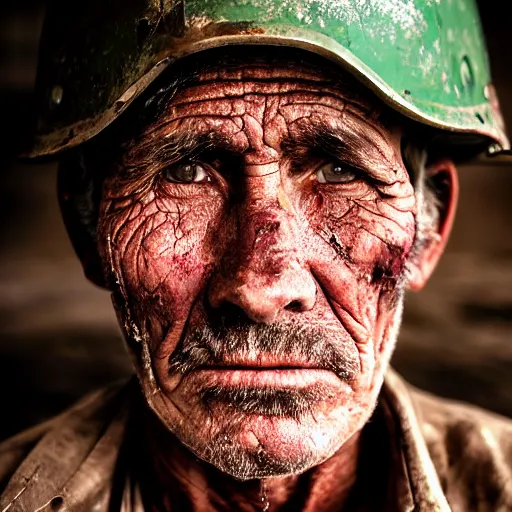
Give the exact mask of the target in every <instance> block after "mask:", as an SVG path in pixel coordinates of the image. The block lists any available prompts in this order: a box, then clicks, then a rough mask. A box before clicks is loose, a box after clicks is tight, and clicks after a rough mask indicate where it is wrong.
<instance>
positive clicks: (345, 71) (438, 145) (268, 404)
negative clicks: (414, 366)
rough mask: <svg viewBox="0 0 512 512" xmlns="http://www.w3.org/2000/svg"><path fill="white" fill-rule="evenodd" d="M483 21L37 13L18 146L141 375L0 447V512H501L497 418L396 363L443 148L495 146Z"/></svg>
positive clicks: (439, 210)
mask: <svg viewBox="0 0 512 512" xmlns="http://www.w3.org/2000/svg"><path fill="white" fill-rule="evenodd" d="M475 16H476V11H475V7H474V5H473V4H472V3H471V2H457V3H455V2H453V3H452V2H446V3H437V2H427V3H425V4H420V2H418V3H417V4H415V3H413V2H409V1H403V2H396V1H395V2H389V1H384V0H382V1H379V2H372V3H369V2H368V3H367V2H359V1H354V2H349V1H343V2H321V1H319V2H305V1H304V2H303V1H295V2H290V3H288V2H283V3H273V2H270V1H269V0H258V1H255V2H253V3H252V4H250V3H248V2H245V1H242V2H236V4H235V3H231V2H224V1H223V0H218V1H216V2H207V1H204V0H203V1H196V2H194V1H191V2H186V3H184V2H166V1H163V2H156V3H154V2H143V1H135V0H133V1H131V2H128V5H126V3H121V2H110V3H108V4H107V5H103V4H101V3H99V2H97V3H96V2H90V3H88V4H87V5H79V6H77V5H76V4H73V5H69V3H67V4H66V3H60V2H59V3H57V4H55V5H54V6H53V7H51V8H50V10H49V13H48V22H47V25H46V31H45V35H44V37H43V46H42V54H41V68H40V81H39V91H40V96H41V101H42V103H41V104H42V107H41V111H40V119H39V126H38V135H37V138H36V141H35V144H34V147H33V148H32V151H31V155H32V156H42V155H50V154H56V153H59V154H60V158H61V160H60V162H61V166H60V175H59V196H60V200H61V207H62V211H63V215H64V219H65V222H66V225H67V228H68V231H69V234H70V236H71V239H72V241H73V243H74V246H75V249H76V251H77V254H78V255H79V257H80V258H81V261H82V263H83V267H84V271H85V273H86V275H87V277H88V278H89V279H90V280H91V281H93V282H94V283H96V284H98V285H100V286H103V287H104V288H106V289H107V290H109V291H110V292H111V293H112V298H113V303H114V307H115V309H116V312H117V314H118V318H119V323H120V326H121V328H122V331H123V333H124V335H125V338H126V341H127V344H128V346H129V348H130V352H131V354H132V356H133V361H134V365H135V368H136V370H137V375H138V382H137V383H136V382H130V383H129V384H127V385H124V386H122V387H119V386H112V387H110V388H108V389H106V390H102V391H99V392H97V393H96V394H93V395H91V396H89V397H86V398H85V399H84V400H83V401H81V402H80V403H79V404H77V405H76V406H74V407H73V408H71V409H70V410H69V411H66V412H64V413H63V414H62V415H60V416H58V417H57V418H54V419H51V420H49V421H48V422H47V423H45V424H44V425H41V426H38V427H35V428H34V429H32V430H30V431H28V432H25V433H22V434H20V435H19V436H17V437H15V438H13V439H11V440H8V441H7V442H5V443H4V444H3V445H2V446H1V447H0V457H1V459H0V460H1V466H0V468H1V469H0V481H1V482H2V486H3V488H4V491H3V494H2V497H1V499H0V510H2V511H11V512H12V511H31V512H32V511H34V512H35V511H43V510H48V511H50V510H70V511H107V510H109V511H110V510H116V511H117V510H122V511H152V510H155V511H156V510H158V511H170V510H197V511H208V510H243V511H252V510H272V511H273V510H306V511H334V510H336V511H338V510H347V511H353V510H357V511H360V510H361V511H362V510H387V511H395V510H397V511H413V510H414V511H425V512H426V511H429V512H430V511H449V510H454V511H468V510H479V511H482V510H488V511H491V510H492V511H497V510H502V511H505V510H512V487H511V486H512V484H511V482H512V479H511V474H510V462H511V460H510V459H511V457H512V450H511V442H510V434H511V433H512V427H511V424H510V422H509V421H508V420H506V419H504V418H500V417H497V416H495V415H492V414H491V413H487V412H485V411H481V410H478V409H475V408H473V407H470V406H465V405H461V404H454V403H451V402H447V401H443V400H441V399H437V398H435V397H432V396H429V395H426V394H424V393H421V392H419V391H416V390H413V389H411V388H410V387H409V386H408V385H407V384H406V383H405V382H403V381H402V380H401V379H400V377H398V376H397V375H396V374H394V373H393V372H392V371H391V370H390V369H389V368H388V363H389V359H390V356H391V354H392V351H393V348H394V344H395V341H396V336H397V333H398V330H399V325H400V319H401V311H402V306H403V297H404V292H405V291H406V290H407V289H413V290H417V289H420V288H421V287H422V286H423V285H424V284H425V282H426V281H427V280H428V278H429V276H430V274H431V272H432V271H433V269H434V267H435V266H436V263H437V261H438V259H439V257H440V255H441V254H442V252H443V249H444V246H445V244H446V241H447V238H448V236H449V232H450V227H451V224H452V221H453V216H454V212H455V205H456V201H457V172H456V168H455V164H454V160H456V159H459V158H461V157H469V156H472V155H475V154H477V153H479V152H482V151H484V150H486V149H487V150H488V151H490V152H494V153H496V152H499V151H500V150H502V149H503V150H506V149H508V147H509V146H508V140H507V138H506V136H505V134H504V132H503V126H502V124H501V119H500V116H499V109H498V107H497V103H496V100H495V98H494V97H493V91H492V86H491V85H490V83H489V77H488V74H487V67H486V60H485V54H484V52H483V46H482V40H481V36H480V33H479V31H478V24H477V23H475V19H476V18H475ZM460 41H464V45H461V44H460ZM125 111H126V112H125Z"/></svg>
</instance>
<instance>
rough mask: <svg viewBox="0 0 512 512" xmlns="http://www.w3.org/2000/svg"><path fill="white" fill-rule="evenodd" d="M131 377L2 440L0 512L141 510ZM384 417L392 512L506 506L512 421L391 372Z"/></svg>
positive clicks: (485, 511) (500, 509) (510, 500)
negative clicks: (419, 386) (131, 432)
mask: <svg viewBox="0 0 512 512" xmlns="http://www.w3.org/2000/svg"><path fill="white" fill-rule="evenodd" d="M138 396H139V395H138V390H137V386H136V384H135V383H134V382H133V381H132V382H130V383H128V384H126V383H125V384H117V385H112V386H109V387H108V388H105V389H102V390H100V391H97V392H95V393H93V394H91V395H89V396H87V397H85V398H84V399H83V400H81V401H80V402H78V403H77V404H76V405H75V406H73V407H72V408H70V409H68V410H67V411H65V412H64V413H62V414H60V415H59V416H57V417H55V418H53V419H51V420H49V421H47V422H45V423H44V424H42V425H39V426H37V427H35V428H32V429H30V430H28V431H25V432H23V433H21V434H19V435H17V436H15V437H13V438H11V439H9V440H7V441H4V442H3V443H2V444H0V489H3V493H2V495H1V497H0V512H36V511H37V512H54V511H55V510H61V511H62V512H64V511H66V512H68V511H69V512H117V511H119V512H145V508H144V504H143V500H142V497H141V491H140V478H139V477H138V476H137V472H136V471H134V466H135V465H134V464H133V461H130V457H131V456H132V455H131V454H132V453H135V452H136V450H133V444H134V443H136V440H135V439H133V438H132V437H130V435H129V434H128V431H129V429H130V427H129V425H130V412H131V411H133V408H134V403H135V402H136V401H137V400H138V398H137V397H138ZM378 409H379V411H380V412H381V414H383V416H384V417H385V418H386V423H387V425H386V427H383V428H386V436H388V437H389V438H390V439H389V440H390V444H391V445H392V446H393V450H392V454H393V455H392V467H391V468H390V485H392V486H393V488H394V489H393V493H392V495H393V504H392V505H391V504H389V503H388V505H387V506H386V507H385V509H386V510H389V511H395V510H396V511H397V512H436V511H440V512H448V511H453V512H470V511H475V512H508V511H512V420H509V419H507V418H503V417H500V416H498V415H495V414H493V413H490V412H488V411H484V410H482V409H479V408H477V407H473V406H470V405H466V404H462V403H457V402H453V401H449V400H444V399H441V398H438V397H435V396H433V395H430V394H428V393H425V392H422V391H419V390H417V389H414V388H413V387H412V386H410V385H408V384H407V383H406V382H405V381H403V380H402V379H401V378H400V377H399V376H398V375H397V374H396V373H395V372H393V371H392V370H389V371H388V373H387V375H386V378H385V382H384V385H383V388H382V391H381V393H380V397H379V404H378Z"/></svg>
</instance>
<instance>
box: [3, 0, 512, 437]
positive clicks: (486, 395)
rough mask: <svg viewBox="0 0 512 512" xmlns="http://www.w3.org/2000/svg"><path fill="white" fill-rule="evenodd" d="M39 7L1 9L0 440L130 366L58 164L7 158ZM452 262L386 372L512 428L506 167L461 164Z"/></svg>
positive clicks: (506, 77)
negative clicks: (87, 273)
mask: <svg viewBox="0 0 512 512" xmlns="http://www.w3.org/2000/svg"><path fill="white" fill-rule="evenodd" d="M479 7H480V11H481V17H482V22H483V26H484V32H485V34H486V38H487V42H488V47H489V53H490V58H491V66H492V69H493V76H494V81H495V84H496V88H497V91H498V95H499V97H500V100H501V104H502V108H503V113H504V116H505V120H506V122H507V124H508V126H509V127H510V128H512V88H511V86H512V65H511V60H510V59H511V55H512V39H511V37H510V23H509V20H508V17H507V16H505V15H504V14H503V12H502V8H503V7H502V3H501V0H486V1H481V2H479ZM43 11H44V2H43V1H41V0H25V1H24V2H3V3H2V4H1V7H0V130H1V133H0V148H1V158H0V191H1V194H0V407H1V408H2V411H1V413H0V415H1V417H2V418H3V420H2V421H1V422H0V438H4V437H6V436H8V435H10V434H12V433H14V432H16V431H18V430H20V429H22V428H25V427H27V426H29V425H31V424H34V423H36V422H38V421H40V420H42V419H44V418H45V417H48V416H50V415H53V414H55V413H57V412H59V411H60V410H62V409H63V408H64V407H66V406H67V405H69V404H70V403H71V402H73V401H74V400H76V399H77V398H78V397H80V396H81V395H83V394H84V393H86V392H87V391H88V390H90V389H92V388H94V387H97V386H101V385H102V384H104V383H107V382H110V381H112V380H115V379H118V378H120V377H123V376H126V375H129V374H130V373H131V366H130V362H129V359H128V356H127V353H126V351H125V348H124V345H123V342H122V340H121V337H120V335H119V332H118V329H117V324H116V320H115V318H114V313H113V311H112V307H111V304H110V299H109V296H108V294H107V293H105V292H102V291H101V290H99V289H97V288H95V287H94V286H93V285H91V284H89V283H88V282H87V281H86V280H85V278H84V277H83V276H82V272H81V268H80V267H79V264H78V261H77V260H76V258H75V256H74V253H73V251H72V248H71V246H70V244H69V242H68V240H67V238H66V234H65V231H64V227H63V225H62V222H61V220H60V216H59V211H58V206H57V200H56V190H55V189H56V186H55V176H56V170H55V166H54V165H52V164H44V165H27V164H22V163H20V162H18V161H16V158H15V155H16V154H17V152H18V151H19V150H20V148H21V147H22V145H23V142H24V141H25V140H26V139H27V137H28V135H29V128H30V122H31V108H32V88H33V83H34V77H35V69H36V59H37V44H38V38H39V33H40V29H41V22H42V15H43ZM460 180H461V201H460V207H459V211H458V214H457V220H456V222H455V228H454V232H453V234H452V237H451V241H450V243H449V245H448V249H447V252H446V254H445V256H444V258H443V259H442V261H441V264H440V266H439V268H438V269H437V270H436V273H435V274H434V276H433V278H432V280H431V281H430V283H429V284H428V286H427V288H426V289H425V290H423V291H422V292H420V293H417V294H410V295H409V296H408V299H407V303H406V310H405V319H404V325H403V328H402V331H401V335H400V341H399V344H398V348H397V351H396V353H395V356H394V361H393V364H394V366H395V368H396V369H398V370H399V371H400V372H401V373H402V375H404V376H405V377H406V378H407V379H408V380H409V381H410V382H411V383H413V384H415V385H417V386H419V387H421V388H424V389H427V390H430V391H432V392H434V393H437V394H439V395H443V396H447V397H452V398H456V399H460V400H465V401H469V402H473V403H475V404H477V405H480V406H483V407H486V408H488V409H491V410H494V411H496V412H498V413H501V414H505V415H507V416H511V417H512V343H511V334H512V237H510V221H511V219H512V216H511V213H512V201H511V198H512V167H506V166H503V165H493V166H489V165H473V166H465V167H464V168H462V169H461V172H460Z"/></svg>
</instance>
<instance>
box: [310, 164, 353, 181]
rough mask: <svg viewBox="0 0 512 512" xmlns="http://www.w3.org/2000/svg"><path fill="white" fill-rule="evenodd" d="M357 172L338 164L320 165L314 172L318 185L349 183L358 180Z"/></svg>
mask: <svg viewBox="0 0 512 512" xmlns="http://www.w3.org/2000/svg"><path fill="white" fill-rule="evenodd" d="M359 177H360V175H359V173H358V172H357V171H355V170H353V169H351V168H350V167H346V166H344V165H342V164H338V163H333V162H331V163H328V164H325V165H322V167H320V169H318V170H317V171H316V178H317V180H318V183H350V182H352V181H356V180H357V179H359Z"/></svg>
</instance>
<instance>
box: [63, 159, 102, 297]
mask: <svg viewBox="0 0 512 512" xmlns="http://www.w3.org/2000/svg"><path fill="white" fill-rule="evenodd" d="M92 185H93V184H92V183H91V182H90V181H89V180H87V179H85V172H84V169H83V167H82V166H81V165H80V162H79V159H78V158H69V157H68V158H65V159H63V160H62V161H61V162H60V165H59V173H58V186H57V194H58V198H59V205H60V211H61V213H62V219H63V221H64V225H65V226H66V230H67V232H68V236H69V238H70V240H71V243H72V245H73V248H74V249H75V253H76V254H77V256H78V257H79V259H80V261H81V263H82V268H83V270H84V274H85V277H86V278H87V279H88V280H89V281H91V282H92V283H93V284H95V285H96V286H99V287H101V288H104V289H107V286H106V284H105V279H104V274H103V268H102V264H101V259H100V257H99V254H98V249H97V242H96V237H95V235H94V231H95V229H96V221H97V213H96V212H95V210H94V207H93V205H94V200H95V198H94V197H93V190H92V189H93V188H94V187H93V186H92Z"/></svg>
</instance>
